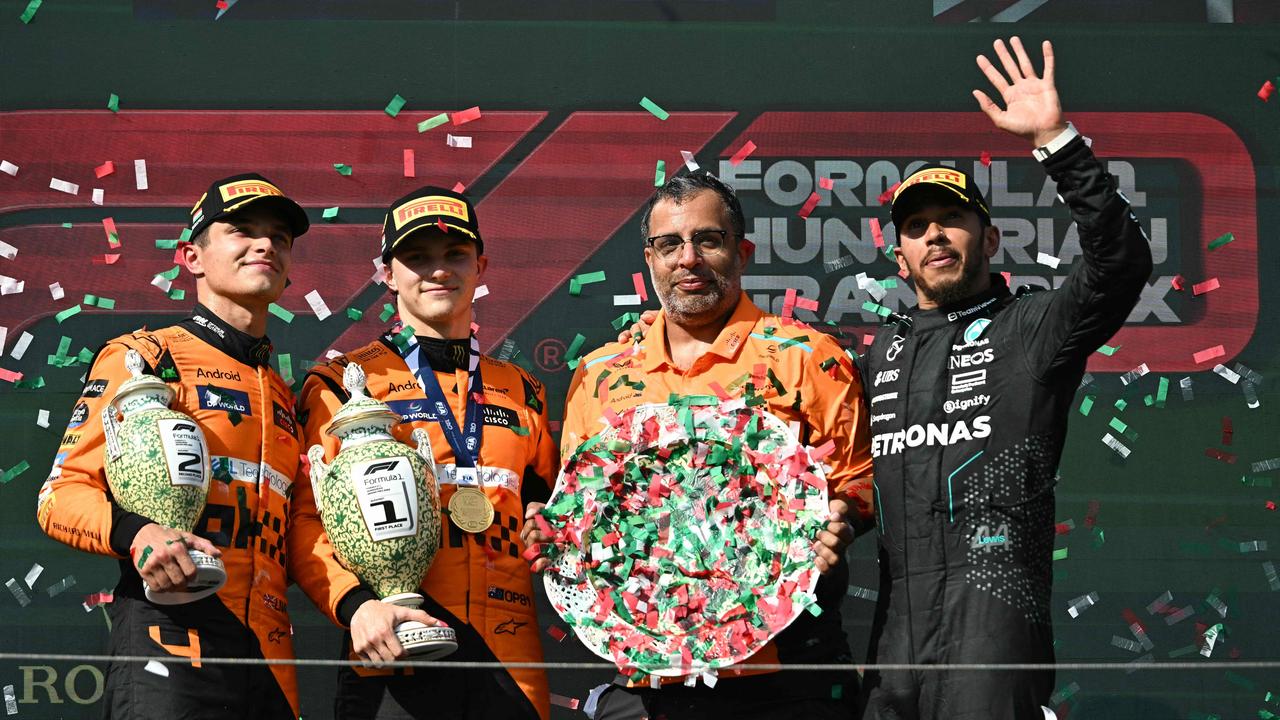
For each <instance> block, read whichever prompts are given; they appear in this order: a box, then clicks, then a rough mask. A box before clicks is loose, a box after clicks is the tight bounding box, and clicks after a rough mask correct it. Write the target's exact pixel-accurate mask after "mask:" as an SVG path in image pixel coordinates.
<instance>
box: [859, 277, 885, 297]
mask: <svg viewBox="0 0 1280 720" xmlns="http://www.w3.org/2000/svg"><path fill="white" fill-rule="evenodd" d="M857 280H858V287H859V288H860V289H862V290H865V291H867V294H868V295H870V296H871V299H872V300H875V301H876V302H880V301H881V300H883V299H884V296H885V295H888V294H889V291H888V290H885V289H884V286H883V285H881V284H880V283H879V282H878V281H876V280H873V279H871V278H870V277H868V276H867V274H866V273H864V272H862V273H858V275H857Z"/></svg>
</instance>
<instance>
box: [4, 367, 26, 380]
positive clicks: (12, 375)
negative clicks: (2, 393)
mask: <svg viewBox="0 0 1280 720" xmlns="http://www.w3.org/2000/svg"><path fill="white" fill-rule="evenodd" d="M0 380H3V381H5V382H11V383H17V382H18V381H20V380H22V373H20V372H14V371H12V370H5V369H4V368H0Z"/></svg>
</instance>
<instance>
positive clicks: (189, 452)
mask: <svg viewBox="0 0 1280 720" xmlns="http://www.w3.org/2000/svg"><path fill="white" fill-rule="evenodd" d="M124 365H125V368H127V369H128V370H129V373H130V374H131V375H133V377H132V378H130V379H128V380H126V381H124V383H123V384H122V385H121V386H120V389H119V390H118V391H117V392H116V395H115V397H114V398H112V400H111V402H110V403H109V404H108V405H107V407H105V408H103V410H102V427H103V431H104V434H105V436H106V463H105V464H106V470H107V484H108V485H109V486H110V487H111V494H112V495H113V496H115V500H116V502H117V503H119V505H120V507H122V508H124V509H125V510H128V511H129V512H134V513H137V514H139V515H143V516H145V517H148V518H150V519H151V520H154V521H155V522H157V523H160V524H161V525H167V526H169V527H171V528H174V529H175V530H179V531H182V532H188V533H189V532H191V530H192V528H194V527H195V526H196V522H197V521H199V519H200V515H201V514H202V513H203V512H204V504H205V499H206V497H207V496H208V494H209V478H210V476H211V475H212V473H211V472H210V469H209V445H208V443H206V442H205V439H204V433H203V432H202V431H201V430H200V426H199V425H198V424H196V421H194V420H192V419H191V418H189V417H187V416H186V415H184V414H182V413H181V412H178V411H177V410H172V409H170V408H169V403H170V402H172V401H173V390H171V389H169V385H168V384H166V383H165V382H164V381H163V380H161V379H160V378H158V377H156V376H154V375H145V374H143V372H142V368H143V362H142V355H140V354H139V353H138V351H137V350H132V349H131V350H129V352H128V353H126V354H125V360H124ZM117 415H119V417H117ZM187 553H188V554H189V555H190V556H191V562H192V564H194V565H195V567H196V576H195V578H194V579H193V580H192V581H191V582H189V583H187V589H186V590H185V591H174V592H156V593H153V592H152V591H151V588H146V593H145V594H146V597H147V599H148V600H150V601H151V602H153V603H155V604H157V605H179V604H182V603H189V602H194V601H196V600H199V599H201V598H205V597H208V596H210V595H212V594H214V593H216V592H217V591H218V590H219V589H220V588H221V587H222V586H223V585H224V584H225V583H226V581H227V571H226V569H225V568H223V566H222V561H221V560H219V559H218V558H215V557H211V556H209V555H206V554H205V553H203V552H200V551H199V550H191V549H188V550H187ZM144 587H145V583H144Z"/></svg>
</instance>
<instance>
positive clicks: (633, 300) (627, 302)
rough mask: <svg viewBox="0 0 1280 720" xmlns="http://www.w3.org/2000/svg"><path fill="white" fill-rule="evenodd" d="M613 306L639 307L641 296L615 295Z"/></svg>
mask: <svg viewBox="0 0 1280 720" xmlns="http://www.w3.org/2000/svg"><path fill="white" fill-rule="evenodd" d="M613 304H614V306H615V307H627V306H631V305H639V304H640V296H639V295H636V294H634V293H633V294H631V295H614V296H613Z"/></svg>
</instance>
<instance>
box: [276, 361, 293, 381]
mask: <svg viewBox="0 0 1280 720" xmlns="http://www.w3.org/2000/svg"><path fill="white" fill-rule="evenodd" d="M276 359H277V360H278V361H279V363H280V379H281V380H284V382H285V384H286V385H292V384H293V355H292V354H291V353H280V354H279V355H278V356H277V358H276Z"/></svg>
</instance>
